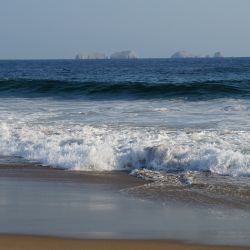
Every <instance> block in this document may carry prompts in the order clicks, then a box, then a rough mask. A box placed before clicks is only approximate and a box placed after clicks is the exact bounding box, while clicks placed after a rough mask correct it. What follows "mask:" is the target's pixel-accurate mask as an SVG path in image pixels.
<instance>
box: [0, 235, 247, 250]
mask: <svg viewBox="0 0 250 250" xmlns="http://www.w3.org/2000/svg"><path fill="white" fill-rule="evenodd" d="M83 249H84V250H85V249H91V250H95V249H96V250H97V249H98V250H127V249H128V250H152V249H155V250H161V249H164V250H167V249H170V250H182V249H183V250H198V249H199V250H207V249H214V250H216V249H218V250H233V249H234V250H237V249H250V247H248V248H247V247H246V248H244V247H236V246H231V247H228V246H202V245H187V244H182V243H178V242H174V241H164V240H162V241H161V240H157V241H152V240H148V241H147V240H71V239H62V238H52V237H35V236H11V235H1V236H0V250H83Z"/></svg>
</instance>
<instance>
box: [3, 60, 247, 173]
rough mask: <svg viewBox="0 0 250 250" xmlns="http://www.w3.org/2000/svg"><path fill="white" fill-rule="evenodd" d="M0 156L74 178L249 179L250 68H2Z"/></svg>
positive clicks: (51, 64) (243, 64)
mask: <svg viewBox="0 0 250 250" xmlns="http://www.w3.org/2000/svg"><path fill="white" fill-rule="evenodd" d="M0 98H1V102H0V119H1V125H0V152H1V154H2V155H5V156H7V157H9V156H18V157H22V158H23V159H25V160H28V161H35V162H39V163H41V164H44V165H50V166H53V167H63V168H66V169H72V170H89V171H92V170H98V171H104V170H128V171H129V172H132V173H135V174H136V171H139V170H141V169H144V170H146V171H153V172H155V171H160V172H163V173H189V172H190V171H191V172H198V173H201V172H207V171H208V172H210V173H213V174H219V175H229V176H234V177H237V176H249V175H250V119H249V118H250V59H249V58H221V59H183V60H181V59H178V60H173V59H164V60H163V59H150V60H146V59H145V60H143V59H140V60H121V61H119V60H93V61H92V60H88V61H84V60H82V61H79V60H78V61H76V60H49V61H46V60H44V61H0Z"/></svg>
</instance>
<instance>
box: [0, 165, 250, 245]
mask: <svg viewBox="0 0 250 250" xmlns="http://www.w3.org/2000/svg"><path fill="white" fill-rule="evenodd" d="M110 178H111V179H110ZM111 180H112V181H111ZM135 183H136V182H134V177H129V176H127V175H125V174H124V173H116V174H115V175H114V174H113V173H106V174H100V173H99V174H98V173H96V174H94V173H92V174H87V173H86V174H85V175H84V174H82V175H80V176H78V175H77V174H75V173H70V172H68V173H67V172H65V171H62V170H57V171H55V172H53V170H51V169H38V170H34V169H33V168H27V167H26V168H25V167H24V168H21V169H19V168H18V167H17V168H16V169H13V168H6V169H2V171H1V175H0V197H1V199H0V233H11V234H32V235H50V236H65V237H73V238H84V239H86V238H87V239H90V238H94V239H95V238H98V239H100V238H103V239H177V240H184V241H188V242H195V243H207V244H233V245H249V244H250V237H249V235H250V228H249V220H250V216H249V212H248V211H245V210H242V209H235V208H231V209H229V208H225V207H224V208H222V207H220V206H206V207H205V206H203V207H199V206H195V205H191V206H190V205H187V204H185V203H175V202H172V201H171V200H169V202H166V201H165V204H164V205H163V204H162V203H160V202H155V200H154V201H152V200H151V201H150V200H148V199H145V198H144V199H143V198H142V197H140V198H138V196H134V195H133V194H131V193H129V192H128V191H129V190H130V191H131V189H132V188H136V186H137V187H138V188H139V187H140V186H144V185H148V184H147V183H146V184H144V183H143V182H142V183H141V184H140V185H138V184H136V185H135Z"/></svg>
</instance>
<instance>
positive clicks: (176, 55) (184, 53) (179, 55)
mask: <svg viewBox="0 0 250 250" xmlns="http://www.w3.org/2000/svg"><path fill="white" fill-rule="evenodd" d="M196 57H198V56H195V55H193V54H191V53H189V52H187V51H185V50H182V51H178V52H176V53H174V54H173V55H172V56H171V58H196Z"/></svg>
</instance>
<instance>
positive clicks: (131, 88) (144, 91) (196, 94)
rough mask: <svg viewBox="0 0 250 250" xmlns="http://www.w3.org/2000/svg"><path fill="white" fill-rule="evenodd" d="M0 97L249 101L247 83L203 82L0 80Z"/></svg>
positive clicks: (248, 85)
mask: <svg viewBox="0 0 250 250" xmlns="http://www.w3.org/2000/svg"><path fill="white" fill-rule="evenodd" d="M0 95H6V96H13V95H14V96H29V97H47V96H48V97H51V96H52V97H53V96H54V97H60V96H61V97H69V98H72V97H91V98H106V97H108V98H114V99H117V98H119V99H120V98H149V99H153V98H175V97H183V98H199V99H201V98H208V99H209V98H220V97H225V96H232V97H233V96H236V97H249V96H250V81H236V80H231V81H226V80H221V81H203V82H190V83H178V84H176V83H150V82H131V81H127V82H95V81H85V82H76V81H57V80H25V79H20V80H18V79H13V80H11V79H9V80H6V79H2V80H0Z"/></svg>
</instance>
